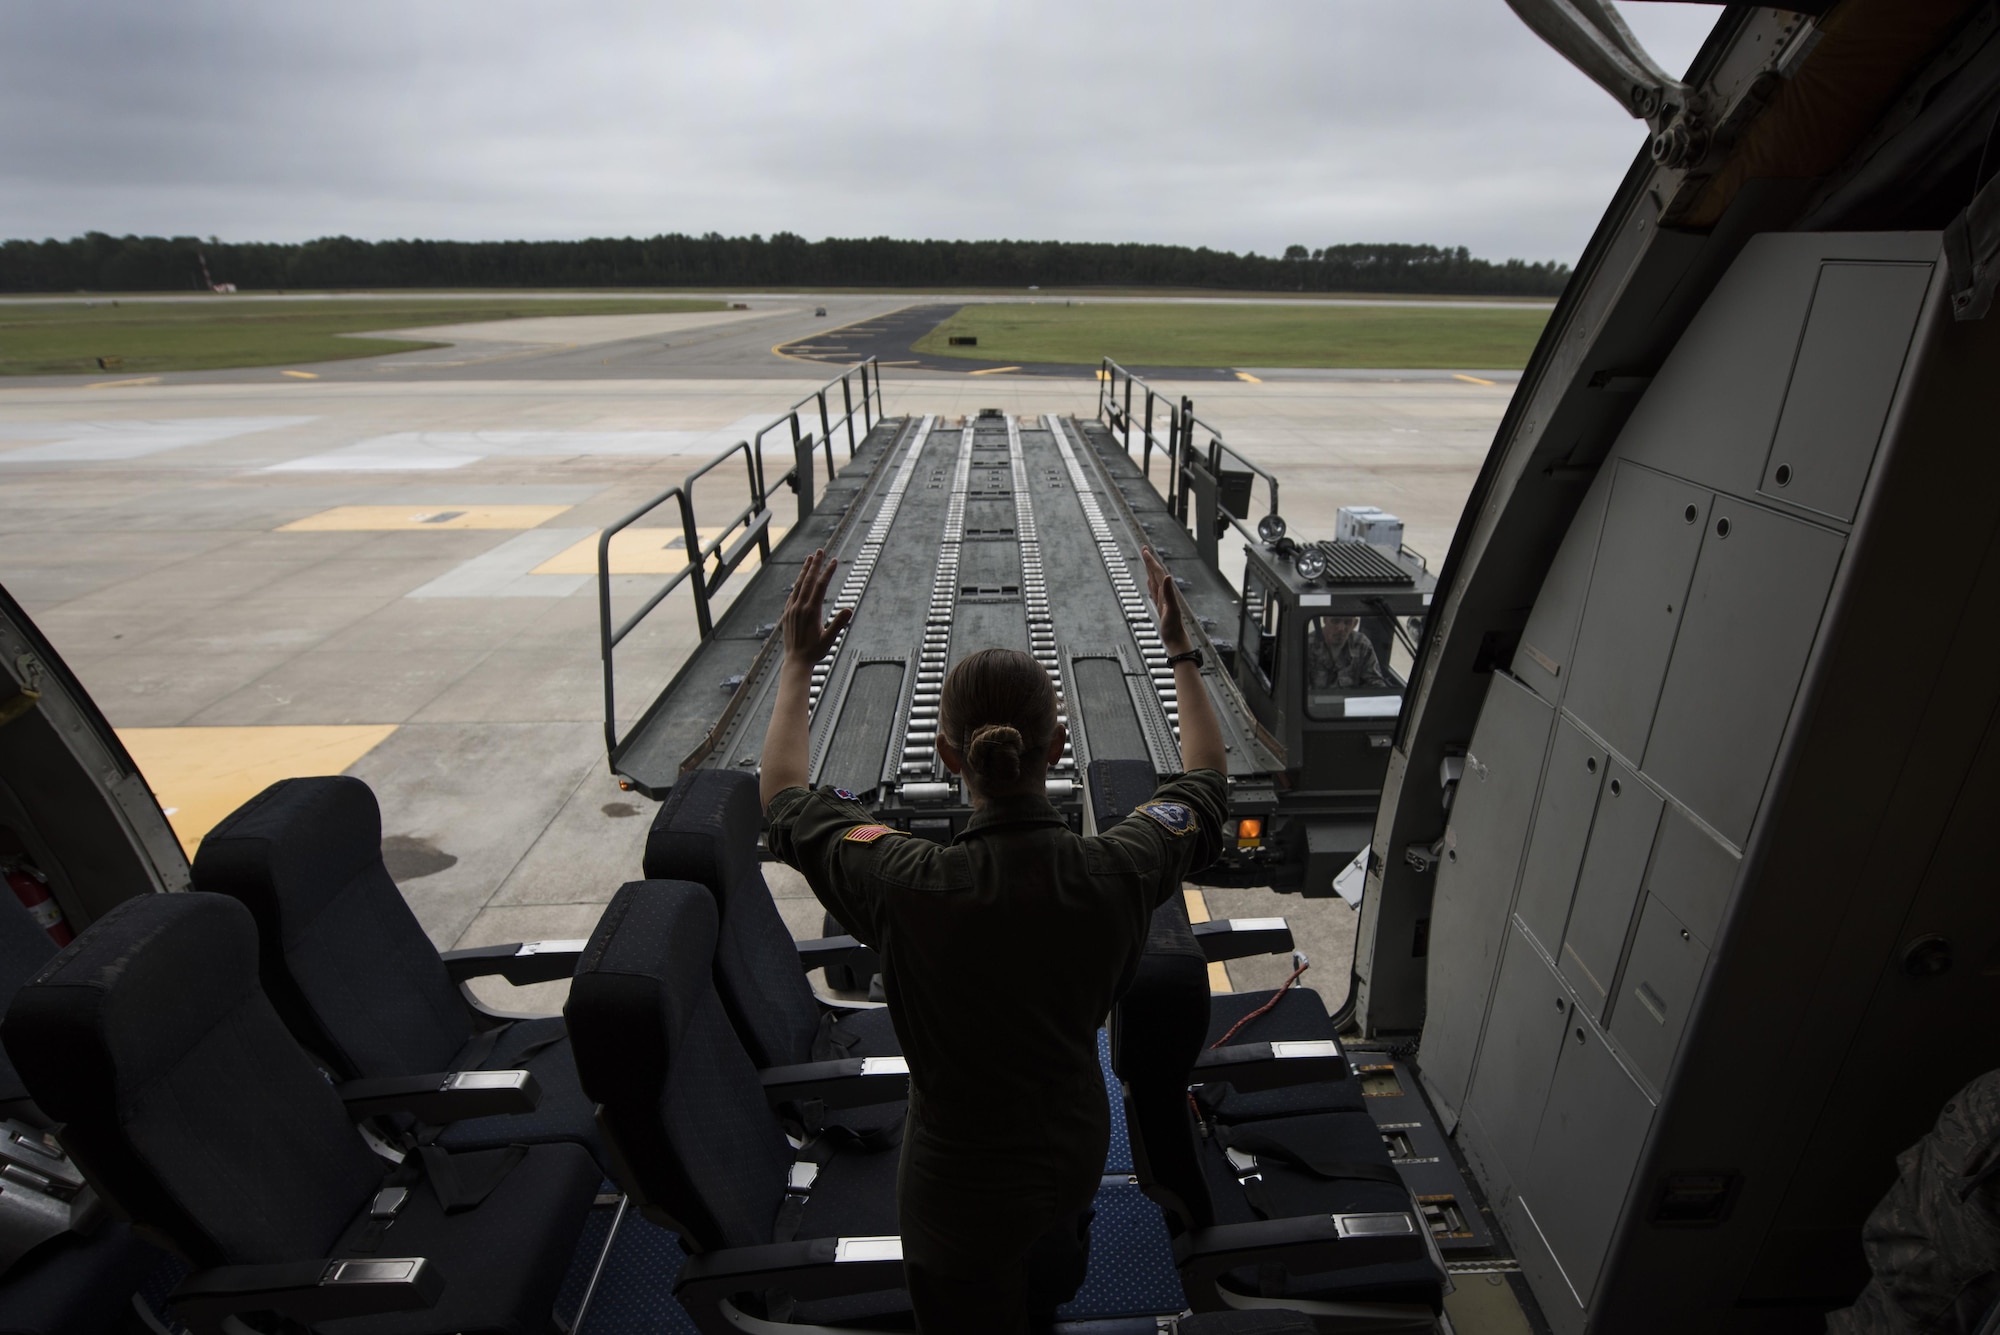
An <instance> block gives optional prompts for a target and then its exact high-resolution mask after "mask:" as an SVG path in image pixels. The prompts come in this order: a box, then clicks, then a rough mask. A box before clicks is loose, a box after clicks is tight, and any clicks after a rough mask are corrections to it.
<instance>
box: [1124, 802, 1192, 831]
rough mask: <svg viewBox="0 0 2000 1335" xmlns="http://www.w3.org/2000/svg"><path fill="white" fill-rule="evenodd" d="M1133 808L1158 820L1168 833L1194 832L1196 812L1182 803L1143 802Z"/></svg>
mask: <svg viewBox="0 0 2000 1335" xmlns="http://www.w3.org/2000/svg"><path fill="white" fill-rule="evenodd" d="M1133 810H1134V811H1137V812H1138V813H1139V814H1140V815H1142V816H1150V817H1152V818H1153V819H1154V820H1155V821H1158V822H1159V824H1160V825H1161V826H1162V827H1163V828H1164V829H1165V830H1166V832H1167V833H1168V834H1193V833H1194V812H1193V811H1191V810H1189V809H1188V808H1187V807H1186V806H1185V805H1183V804H1182V803H1179V802H1142V803H1140V804H1139V805H1138V806H1136V807H1134V808H1133Z"/></svg>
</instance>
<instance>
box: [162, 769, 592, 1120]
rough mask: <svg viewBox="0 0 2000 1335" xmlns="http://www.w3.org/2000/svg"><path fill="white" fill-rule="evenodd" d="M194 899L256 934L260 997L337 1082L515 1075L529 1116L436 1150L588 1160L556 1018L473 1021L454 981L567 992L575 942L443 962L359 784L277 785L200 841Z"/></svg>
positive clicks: (580, 1104) (577, 1091)
mask: <svg viewBox="0 0 2000 1335" xmlns="http://www.w3.org/2000/svg"><path fill="white" fill-rule="evenodd" d="M194 884H195V888H196V889H198V890H205V891H212V892H215V893H218V894H224V895H228V896H230V897H231V898H233V899H237V900H240V901H241V902H242V903H243V904H244V905H245V906H246V907H248V908H249V910H250V912H251V914H252V915H253V916H254V917H255V919H256V923H257V931H258V938H259V943H260V949H261V972H262V975H263V983H264V990H265V992H266V993H267V994H268V995H269V996H270V998H271V1003H272V1004H273V1005H274V1006H276V1007H277V1010H278V1014H279V1015H280V1016H282V1017H283V1018H284V1021H285V1024H286V1026H287V1027H288V1028H290V1030H291V1031H292V1033H293V1034H294V1035H295V1036H296V1037H297V1038H298V1040H299V1042H300V1043H301V1044H302V1045H303V1046H304V1047H305V1048H306V1050H307V1051H309V1052H311V1053H312V1054H313V1055H314V1056H315V1057H317V1058H319V1060H320V1061H321V1062H322V1063H324V1064H325V1066H326V1067H327V1069H328V1070H329V1071H330V1072H331V1073H332V1074H333V1076H334V1077H335V1078H336V1079H341V1080H354V1079H362V1078H371V1077H389V1076H414V1075H418V1074H421V1073H426V1072H438V1073H440V1075H442V1074H443V1073H448V1072H454V1071H476V1070H485V1071H495V1070H512V1069H525V1070H528V1071H530V1072H532V1073H533V1074H534V1077H535V1079H536V1081H537V1083H538V1084H539V1085H540V1087H541V1101H540V1104H539V1105H538V1106H537V1107H536V1109H535V1110H534V1111H533V1112H530V1113H521V1114H515V1115H512V1116H496V1117H483V1118H474V1119H472V1120H469V1121H465V1122H461V1123H458V1124H455V1125H453V1126H450V1127H447V1128H444V1130H443V1132H442V1134H441V1135H440V1136H439V1137H438V1143H439V1144H441V1145H443V1146H444V1147H445V1148H447V1149H480V1148H486V1147H491V1146H497V1145H509V1144H516V1143H519V1144H543V1143H548V1142H552V1141H572V1142H574V1143H576V1144H579V1145H583V1146H586V1147H587V1148H590V1149H591V1150H592V1152H593V1153H596V1152H597V1150H596V1144H597V1138H596V1129H595V1125H594V1121H593V1113H592V1109H591V1105H590V1100H589V1099H587V1098H585V1097H584V1095H583V1091H582V1089H581V1088H580V1087H579V1086H578V1084H577V1080H576V1068H575V1064H574V1063H573V1062H572V1061H571V1059H570V1045H569V1037H568V1035H567V1033H566V1032H565V1030H564V1028H563V1022H562V1019H561V1018H560V1017H559V1016H553V1015H552V1016H545V1017H535V1018H529V1019H513V1018H508V1017H504V1016H497V1015H493V1014H490V1013H488V1012H486V1011H485V1010H484V1009H483V1008H481V1007H479V1006H478V1005H477V1004H476V1003H475V1002H474V1001H473V1000H472V998H471V997H470V995H469V994H468V993H467V992H465V991H464V990H463V988H462V984H463V982H464V981H465V980H466V979H467V978H471V977H477V976H480V975H482V974H493V973H499V974H502V975H504V976H506V977H508V978H509V979H510V980H511V981H515V982H526V981H542V980H547V979H552V978H563V977H567V976H568V975H569V973H570V971H571V970H572V969H573V968H574V967H575V961H576V949H577V946H578V944H580V943H563V942H538V943H532V944H531V945H529V946H525V947H524V946H520V945H509V946H504V947H484V948H480V949H473V950H461V951H452V952H449V953H448V954H445V955H440V954H439V953H438V950H437V948H436V947H435V946H433V945H432V944H431V941H430V938H429V937H428V936H426V935H425V934H424V930H423V928H422V927H421V926H420V925H419V924H418V922H417V919H416V915H415V914H413V913H411V912H410V906H409V904H408V903H407V902H406V901H405V900H404V899H403V895H402V892H401V891H400V890H398V889H397V888H396V883H395V881H394V880H392V879H390V876H389V870H388V868H387V866H385V865H384V863H383V861H382V813H381V809H380V807H378V806H377V805H376V802H375V794H374V793H373V792H372V791H371V790H370V789H369V787H368V785H367V784H365V783H363V782H362V781H361V780H359V779H353V778H346V777H341V776H333V777H315V778H301V779H284V780H281V781H280V782H278V783H274V784H272V785H271V786H270V787H269V788H266V789H265V790H264V791H263V792H261V793H259V794H258V795H257V796H256V797H253V798H251V799H250V800H249V801H248V802H246V803H244V804H243V805H242V806H241V807H239V808H237V809H236V811H234V812H232V813H231V814H230V815H229V816H228V817H227V818H225V819H224V820H223V822H222V823H221V824H220V825H218V826H216V827H215V828H214V829H213V830H211V831H210V832H209V834H208V836H207V837H206V838H204V839H203V840H202V843H201V848H200V850H199V851H198V852H197V853H196V855H195V860H194Z"/></svg>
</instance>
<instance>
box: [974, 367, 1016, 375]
mask: <svg viewBox="0 0 2000 1335" xmlns="http://www.w3.org/2000/svg"><path fill="white" fill-rule="evenodd" d="M1020 369H1021V368H1020V367H1018V366H986V367H981V368H980V369H979V370H977V371H967V372H966V374H967V375H999V374H1000V373H1001V372H1002V371H1018V370H1020Z"/></svg>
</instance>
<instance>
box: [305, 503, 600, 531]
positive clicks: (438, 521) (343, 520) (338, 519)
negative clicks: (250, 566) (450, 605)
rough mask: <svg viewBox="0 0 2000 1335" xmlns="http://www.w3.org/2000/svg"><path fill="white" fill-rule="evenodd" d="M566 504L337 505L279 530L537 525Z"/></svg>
mask: <svg viewBox="0 0 2000 1335" xmlns="http://www.w3.org/2000/svg"><path fill="white" fill-rule="evenodd" d="M569 508H570V507H569V506H567V505H465V506H458V505H337V506H335V507H334V508H333V509H331V510H322V511H320V512H319V513H318V514H316V515H307V516H306V517H305V518H304V519H294V520H293V521H292V522H291V523H289V524H280V525H279V526H278V529H277V531H278V532H280V533H352V532H358V531H382V532H392V531H396V530H401V529H425V528H500V529H521V528H539V527H540V526H541V525H543V524H546V523H548V522H549V521H550V520H551V519H554V518H555V517H556V516H557V515H559V514H561V513H562V512H563V511H565V510H567V509H569Z"/></svg>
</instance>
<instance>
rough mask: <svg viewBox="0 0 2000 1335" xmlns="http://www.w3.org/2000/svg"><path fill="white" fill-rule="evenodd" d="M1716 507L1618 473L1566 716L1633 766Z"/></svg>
mask: <svg viewBox="0 0 2000 1335" xmlns="http://www.w3.org/2000/svg"><path fill="white" fill-rule="evenodd" d="M1710 500H1711V497H1710V495H1709V493H1708V492H1706V491H1704V490H1702V489H1701V488H1699V487H1693V486H1690V485H1688V484H1687V483H1685V482H1682V481H1679V480H1677V479H1675V478H1670V477H1663V476H1661V475H1660V474H1658V473H1653V472H1649V471H1647V470H1646V469H1643V468H1637V467H1634V466H1632V465H1630V464H1620V465H1619V467H1618V476H1617V479H1616V480H1615V481H1614V482H1613V483H1612V487H1611V501H1610V504H1609V506H1608V507H1607V509H1606V511H1605V517H1604V537H1603V539H1602V541H1600V542H1599V543H1598V546H1597V564H1596V567H1595V569H1594V570H1593V571H1592V573H1591V577H1590V596H1589V598H1588V599H1587V600H1586V601H1585V603H1584V608H1583V625H1582V628H1581V629H1580V630H1579V631H1578V632H1577V637H1576V655H1575V664H1574V666H1573V668H1572V670H1571V678H1570V683H1569V687H1568V689H1566V690H1565V691H1564V692H1563V708H1565V709H1567V710H1568V711H1569V712H1570V713H1572V714H1574V715H1576V717H1577V718H1579V719H1581V720H1583V721H1584V722H1585V723H1587V724H1589V725H1590V727H1591V728H1592V729H1593V730H1595V731H1596V733H1597V734H1598V735H1599V736H1600V737H1602V738H1604V740H1605V741H1607V742H1609V743H1611V746H1612V748H1613V749H1615V750H1616V751H1618V752H1619V753H1620V754H1621V755H1624V756H1626V757H1628V758H1631V759H1634V760H1636V759H1637V758H1638V757H1639V756H1640V755H1641V754H1643V753H1644V751H1645V749H1646V733H1647V730H1648V729H1649V728H1650V727H1651V726H1652V722H1653V709H1654V706H1655V705H1657V704H1658V703H1659V696H1660V682H1661V679H1662V678H1664V677H1665V676H1666V674H1667V658H1668V655H1669V654H1671V653H1672V652H1673V645H1674V632H1675V629H1676V628H1677V627H1678V626H1679V625H1680V620H1681V612H1682V610H1683V606H1684V604H1685V603H1686V600H1687V587H1688V578H1689V576H1690V575H1691V574H1692V573H1693V571H1694V564H1695V557H1696V556H1697V555H1698V554H1699V553H1700V551H1701V535H1702V531H1703V523H1702V521H1703V519H1704V518H1705V517H1706V516H1707V514H1708V510H1709V502H1710Z"/></svg>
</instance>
